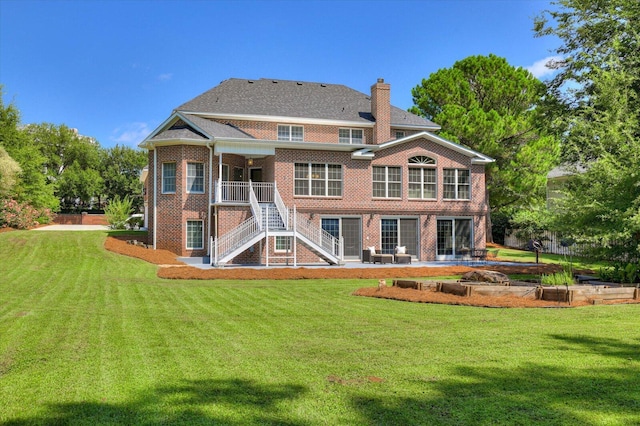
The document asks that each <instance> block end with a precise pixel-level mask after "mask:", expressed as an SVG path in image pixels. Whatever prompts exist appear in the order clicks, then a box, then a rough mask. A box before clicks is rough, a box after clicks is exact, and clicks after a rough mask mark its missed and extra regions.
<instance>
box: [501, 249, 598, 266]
mask: <svg viewBox="0 0 640 426" xmlns="http://www.w3.org/2000/svg"><path fill="white" fill-rule="evenodd" d="M489 252H492V253H497V254H498V257H499V258H500V260H503V261H510V262H527V263H535V261H536V253H535V252H533V251H525V250H516V249H510V248H500V249H496V248H491V249H489ZM538 256H539V257H538V260H539V262H540V263H558V264H563V265H569V264H571V266H572V268H573V269H579V270H591V271H598V270H599V269H600V268H602V267H605V266H610V264H609V263H608V262H605V261H597V260H593V259H587V258H583V257H577V256H568V255H562V254H552V253H539V254H538Z"/></svg>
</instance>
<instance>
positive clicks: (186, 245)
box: [184, 219, 204, 250]
mask: <svg viewBox="0 0 640 426" xmlns="http://www.w3.org/2000/svg"><path fill="white" fill-rule="evenodd" d="M189 222H200V223H201V224H202V233H201V234H200V235H201V237H200V244H201V246H200V247H189ZM184 230H185V237H184V245H185V247H186V249H187V250H202V249H204V220H201V219H187V221H186V222H185V227H184Z"/></svg>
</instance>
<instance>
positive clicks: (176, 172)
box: [160, 161, 178, 194]
mask: <svg viewBox="0 0 640 426" xmlns="http://www.w3.org/2000/svg"><path fill="white" fill-rule="evenodd" d="M165 164H173V165H174V166H175V169H174V172H175V175H174V176H173V188H174V189H173V191H165V190H164V165H165ZM161 180H162V182H161V185H160V186H161V187H162V193H163V194H175V193H176V188H177V187H178V165H177V164H176V162H175V161H165V162H163V163H162V178H161Z"/></svg>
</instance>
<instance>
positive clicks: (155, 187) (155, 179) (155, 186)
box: [153, 146, 158, 250]
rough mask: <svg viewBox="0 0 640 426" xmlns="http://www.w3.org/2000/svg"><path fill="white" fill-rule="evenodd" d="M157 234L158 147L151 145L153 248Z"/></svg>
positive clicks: (154, 247)
mask: <svg viewBox="0 0 640 426" xmlns="http://www.w3.org/2000/svg"><path fill="white" fill-rule="evenodd" d="M157 236H158V149H157V147H155V146H154V147H153V249H154V250H155V249H156V241H157Z"/></svg>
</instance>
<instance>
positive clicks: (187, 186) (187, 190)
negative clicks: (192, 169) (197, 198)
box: [185, 161, 206, 194]
mask: <svg viewBox="0 0 640 426" xmlns="http://www.w3.org/2000/svg"><path fill="white" fill-rule="evenodd" d="M189 164H202V191H192V190H190V189H189V178H190V177H194V178H196V177H198V176H189ZM186 175H187V179H186V181H185V182H186V183H185V191H186V192H187V194H204V192H205V189H206V188H205V186H206V185H205V183H204V178H205V171H204V163H203V162H201V161H187V173H186Z"/></svg>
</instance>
